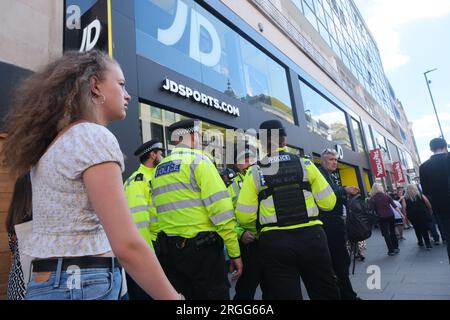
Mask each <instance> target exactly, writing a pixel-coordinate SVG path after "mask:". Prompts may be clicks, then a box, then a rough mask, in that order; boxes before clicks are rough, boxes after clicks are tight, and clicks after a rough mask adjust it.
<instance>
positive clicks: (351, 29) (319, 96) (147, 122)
mask: <svg viewBox="0 0 450 320" xmlns="http://www.w3.org/2000/svg"><path fill="white" fill-rule="evenodd" d="M2 6H5V8H1V7H2ZM7 8H8V10H6V9H7ZM11 8H12V11H11ZM0 9H4V10H0V12H2V13H0V15H3V16H4V17H3V18H4V19H3V20H2V21H5V19H7V20H6V21H7V25H6V26H7V28H6V29H5V28H2V29H1V30H0V39H1V40H2V41H3V43H5V41H6V43H7V44H9V45H8V48H7V49H6V48H5V46H3V45H2V47H1V49H0V69H1V70H0V71H1V72H0V82H1V84H2V86H0V90H5V92H6V93H7V94H6V95H0V99H3V100H0V106H1V109H0V110H1V112H2V114H4V113H5V112H6V111H7V108H8V107H7V106H8V101H9V96H8V95H9V94H10V92H11V91H12V87H13V86H14V83H15V82H16V80H15V79H19V78H21V77H23V76H25V75H26V74H28V73H29V72H32V71H35V70H36V69H37V68H38V66H39V65H42V64H44V63H46V62H48V61H49V60H51V59H52V58H53V57H55V56H58V55H60V54H61V52H63V51H64V50H90V49H92V48H100V49H102V50H105V51H108V52H109V53H110V54H111V55H112V56H113V57H114V58H115V59H116V60H117V61H118V62H119V63H120V64H121V66H122V69H123V71H124V74H125V77H126V80H127V90H128V92H129V93H130V95H131V96H132V101H131V103H130V105H129V107H128V111H127V112H128V113H127V117H126V119H125V120H124V121H120V122H117V123H113V124H111V126H110V129H111V130H112V131H113V133H114V134H115V135H116V136H117V138H118V140H119V143H120V145H121V147H122V151H123V152H124V154H125V158H126V172H125V173H124V176H127V175H128V174H130V173H131V172H132V171H134V169H135V168H136V167H137V165H138V159H136V158H135V157H134V156H133V151H134V150H135V149H136V148H137V147H138V146H139V145H140V144H141V143H142V142H143V141H147V140H149V139H151V138H156V137H158V138H160V139H162V140H163V141H164V143H165V145H166V147H167V148H168V149H170V148H171V147H172V146H170V145H169V142H168V137H167V127H168V126H169V125H170V124H172V123H173V122H175V121H178V120H180V119H183V118H186V117H195V118H199V119H201V120H203V121H204V125H203V129H204V130H205V135H204V136H203V139H204V141H203V142H204V144H205V145H210V146H211V145H212V146H213V147H214V148H215V150H216V151H217V150H218V152H216V153H215V156H216V157H218V158H220V157H221V155H220V153H222V150H223V152H224V147H225V145H226V142H227V139H229V137H228V136H227V131H226V130H227V129H242V130H243V131H247V130H249V129H252V128H258V127H259V124H260V123H261V122H262V121H265V120H269V119H280V120H281V121H282V122H283V124H284V126H285V127H286V129H287V133H288V143H289V147H290V149H291V150H292V151H293V152H296V153H299V154H303V155H306V156H310V157H312V158H313V159H314V160H315V161H316V162H319V159H318V158H319V157H320V153H321V152H322V151H323V150H324V149H325V148H334V149H336V150H338V151H339V156H340V159H339V170H338V172H336V174H335V177H336V180H337V181H338V182H339V183H341V184H342V185H357V186H359V187H360V188H361V190H364V191H365V192H368V191H370V186H371V185H372V183H373V182H374V181H375V180H376V179H377V177H379V179H380V181H381V182H382V183H383V184H384V185H385V187H389V188H390V189H395V188H396V186H398V185H401V184H403V183H406V182H411V181H413V179H414V177H415V174H416V173H418V164H419V159H418V153H417V149H416V147H415V143H414V137H413V134H412V131H411V126H410V123H409V122H408V120H407V118H406V115H405V112H404V109H403V106H402V105H401V103H400V102H399V101H398V99H397V98H396V97H395V93H394V90H392V88H391V86H390V84H389V82H388V80H387V78H386V76H385V73H384V70H383V66H382V62H381V58H380V54H379V51H378V48H377V45H376V42H375V41H374V39H373V37H372V36H371V34H370V31H369V30H368V28H367V26H366V25H365V23H364V20H363V19H362V17H361V15H360V13H359V11H358V9H357V8H356V6H355V4H354V2H353V1H352V0H239V1H236V0H221V1H220V0H127V1H123V0H66V1H64V3H63V2H62V1H59V0H53V1H47V0H39V1H35V0H33V1H31V0H28V1H27V0H20V1H13V0H7V1H2V2H1V4H0ZM18 17H19V18H18ZM35 17H38V18H37V19H36V18H35ZM20 19H24V20H25V21H20ZM28 21H33V23H35V24H36V25H33V26H32V27H30V23H29V22H28ZM2 23H3V22H2ZM17 26H19V27H17ZM21 28H22V29H23V30H22V29H21ZM30 29H32V30H31V32H30ZM6 30H9V31H6ZM43 35H44V36H43ZM11 79H13V80H12V81H11ZM207 129H209V130H208V131H206V130H207ZM223 159H224V158H223V155H222V160H223ZM380 168H381V169H380ZM4 180H5V181H10V180H11V179H9V178H4ZM10 191H11V190H10V189H8V190H7V192H10ZM6 198H7V197H6V196H5V199H6ZM5 201H6V202H7V200H5ZM6 202H5V203H6ZM6 207H7V206H6V205H5V208H6ZM2 210H3V209H2ZM5 210H7V208H6V209H5ZM2 212H3V213H1V214H3V215H4V211H2ZM2 217H3V216H2ZM2 228H3V226H2ZM2 230H4V229H0V236H1V237H2V241H1V242H0V243H1V244H2V245H1V248H0V254H6V252H7V247H6V246H5V241H4V233H1V231H2ZM1 261H7V260H4V259H2V260H1ZM4 269H5V270H6V268H2V269H0V295H1V294H2V292H3V293H4V289H5V287H4V283H5V282H4V280H5V273H4V272H5V271H4Z"/></svg>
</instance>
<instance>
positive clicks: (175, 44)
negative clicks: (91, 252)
mask: <svg viewBox="0 0 450 320" xmlns="http://www.w3.org/2000/svg"><path fill="white" fill-rule="evenodd" d="M135 4H136V6H135V7H136V12H135V13H136V37H137V38H136V45H137V53H138V54H139V55H141V56H143V57H146V58H148V59H151V60H153V61H155V62H157V63H159V64H161V65H163V66H166V67H168V68H170V69H173V70H175V71H177V72H179V73H181V74H183V75H185V76H187V77H189V78H192V79H195V80H197V81H199V82H201V83H203V84H205V85H207V86H209V87H212V88H214V89H216V90H218V91H220V92H223V93H225V94H227V95H230V96H232V97H234V98H236V99H240V100H241V101H243V102H245V103H248V104H250V105H253V106H254V107H256V108H259V109H260V110H264V111H267V112H271V113H272V114H274V115H275V116H277V117H279V118H281V119H284V120H286V121H289V122H291V123H294V117H293V113H292V106H291V99H290V95H289V89H288V81H287V74H286V69H285V68H284V67H283V66H281V65H280V64H278V63H277V62H275V61H274V60H273V59H271V58H270V57H268V56H267V55H266V54H264V53H263V52H262V51H261V50H259V49H258V48H257V47H255V46H254V45H253V44H251V43H250V42H249V41H247V40H246V39H244V38H243V37H241V36H240V35H239V34H238V33H236V32H235V31H234V30H233V29H231V28H230V27H228V26H227V25H226V24H225V23H223V22H222V21H220V20H219V19H218V18H216V17H215V16H214V15H212V14H211V13H209V12H208V11H206V10H205V9H204V8H203V7H202V6H201V5H199V4H198V3H196V2H195V1H193V0H165V1H162V0H135Z"/></svg>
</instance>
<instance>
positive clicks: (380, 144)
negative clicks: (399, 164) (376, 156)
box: [372, 128, 390, 159]
mask: <svg viewBox="0 0 450 320" xmlns="http://www.w3.org/2000/svg"><path fill="white" fill-rule="evenodd" d="M372 132H373V139H374V140H375V147H376V148H379V149H381V152H382V153H383V157H384V158H385V159H390V156H389V151H388V148H387V145H386V139H385V138H384V137H383V136H382V135H381V134H380V133H379V132H378V131H377V130H375V129H373V128H372Z"/></svg>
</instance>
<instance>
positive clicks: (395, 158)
mask: <svg viewBox="0 0 450 320" xmlns="http://www.w3.org/2000/svg"><path fill="white" fill-rule="evenodd" d="M388 146H389V154H390V155H391V159H392V161H399V160H400V155H399V153H398V148H397V146H396V145H395V144H393V143H392V142H391V141H390V140H388Z"/></svg>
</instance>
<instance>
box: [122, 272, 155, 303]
mask: <svg viewBox="0 0 450 320" xmlns="http://www.w3.org/2000/svg"><path fill="white" fill-rule="evenodd" d="M126 277H127V289H128V298H129V299H130V300H153V299H152V297H150V296H149V295H148V294H147V293H146V292H145V291H144V290H143V289H142V288H141V287H140V286H139V285H138V284H137V283H136V282H135V281H134V280H133V278H131V277H130V275H129V274H128V273H127V274H126Z"/></svg>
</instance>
